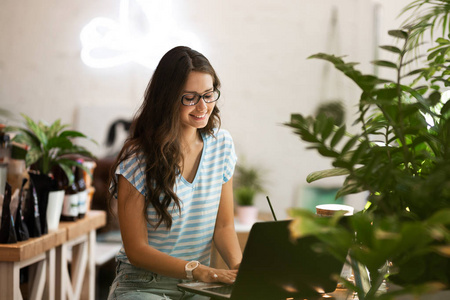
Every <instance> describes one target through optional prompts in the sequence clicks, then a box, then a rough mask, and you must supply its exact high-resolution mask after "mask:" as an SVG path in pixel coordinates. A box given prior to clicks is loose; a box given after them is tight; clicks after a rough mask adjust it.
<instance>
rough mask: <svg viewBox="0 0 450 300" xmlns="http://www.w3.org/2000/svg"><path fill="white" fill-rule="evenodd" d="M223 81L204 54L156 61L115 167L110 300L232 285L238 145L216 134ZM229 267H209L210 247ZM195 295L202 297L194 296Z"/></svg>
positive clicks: (180, 52)
mask: <svg viewBox="0 0 450 300" xmlns="http://www.w3.org/2000/svg"><path fill="white" fill-rule="evenodd" d="M219 87H220V82H219V78H218V77H217V75H216V73H215V71H214V69H213V68H212V66H211V64H210V63H209V61H208V60H207V59H206V58H205V57H204V56H203V55H202V54H200V53H198V52H197V51H194V50H192V49H190V48H187V47H176V48H174V49H172V50H170V51H169V52H167V53H166V54H165V55H164V56H163V58H162V59H161V61H160V63H159V64H158V66H157V68H156V70H155V72H154V74H153V76H152V79H151V80H150V83H149V86H148V87H147V90H146V93H145V98H144V102H143V104H142V106H141V108H140V109H139V111H138V113H137V114H136V116H135V118H134V120H133V124H132V128H131V134H130V137H129V138H128V139H127V141H126V142H125V145H124V147H123V149H122V151H121V152H120V154H119V156H118V159H117V161H116V163H115V165H114V167H113V170H115V175H114V176H112V182H111V194H112V196H114V197H117V203H118V216H119V223H120V231H121V234H122V241H123V247H122V249H121V250H120V252H119V253H118V255H117V257H116V260H117V262H118V265H117V274H116V278H115V280H114V282H113V284H112V286H111V290H110V295H109V299H194V298H195V297H199V296H194V295H192V294H188V293H186V292H182V291H180V290H178V289H177V284H178V283H180V282H182V281H186V280H197V281H203V282H224V283H233V282H234V280H235V278H236V274H237V269H238V267H239V264H240V261H241V259H242V254H241V249H240V247H239V243H238V240H237V236H236V233H235V230H234V221H233V189H232V176H233V171H234V167H235V163H236V155H235V152H234V146H233V141H232V139H231V136H230V135H229V133H228V132H227V131H224V130H219V129H218V127H219V126H220V117H219V109H218V108H217V106H216V101H217V100H218V99H219V96H220V92H219V89H218V88H219ZM212 240H214V243H215V246H216V247H217V249H218V251H219V253H220V254H221V256H222V257H223V258H224V260H225V262H226V263H227V265H228V266H229V268H230V270H221V269H214V268H210V267H209V266H208V265H209V257H210V250H211V242H212ZM195 299H197V298H195Z"/></svg>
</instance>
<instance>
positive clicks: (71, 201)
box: [61, 169, 79, 222]
mask: <svg viewBox="0 0 450 300" xmlns="http://www.w3.org/2000/svg"><path fill="white" fill-rule="evenodd" d="M72 170H73V171H75V170H74V169H72ZM64 191H65V195H64V203H63V208H62V212H61V221H70V222H72V221H76V220H77V219H78V213H79V212H78V210H79V196H78V187H77V184H76V181H75V180H74V181H73V182H72V183H71V184H69V183H68V182H67V185H66V186H65V188H64Z"/></svg>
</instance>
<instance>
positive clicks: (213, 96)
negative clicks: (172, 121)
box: [181, 90, 220, 106]
mask: <svg viewBox="0 0 450 300" xmlns="http://www.w3.org/2000/svg"><path fill="white" fill-rule="evenodd" d="M219 97H220V92H219V90H215V91H211V92H208V93H205V94H203V95H199V94H197V93H189V94H185V95H183V97H181V102H182V104H183V105H187V106H191V105H196V104H197V103H198V102H199V101H200V98H203V100H204V101H205V102H206V103H212V102H215V101H217V100H218V99H219Z"/></svg>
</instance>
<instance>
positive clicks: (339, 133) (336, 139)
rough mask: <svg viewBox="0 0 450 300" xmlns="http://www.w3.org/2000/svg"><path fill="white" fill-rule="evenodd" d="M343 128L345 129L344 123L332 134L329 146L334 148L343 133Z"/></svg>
mask: <svg viewBox="0 0 450 300" xmlns="http://www.w3.org/2000/svg"><path fill="white" fill-rule="evenodd" d="M345 130H346V127H345V125H343V126H341V127H340V128H339V129H338V130H337V131H336V133H335V134H334V136H333V138H332V139H331V142H330V146H331V148H334V147H335V146H336V145H337V143H339V141H340V140H341V139H342V137H343V136H344V135H345Z"/></svg>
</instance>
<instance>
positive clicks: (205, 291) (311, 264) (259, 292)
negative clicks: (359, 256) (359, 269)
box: [178, 220, 344, 300]
mask: <svg viewBox="0 0 450 300" xmlns="http://www.w3.org/2000/svg"><path fill="white" fill-rule="evenodd" d="M290 222H291V221H289V220H285V221H270V222H258V223H255V224H254V225H253V227H252V229H251V230H250V234H249V237H248V240H247V244H246V247H245V250H244V254H243V258H242V262H241V265H240V268H239V272H238V274H237V277H236V281H235V283H234V284H233V285H225V284H215V283H203V282H189V283H180V284H178V286H179V288H181V289H183V290H186V291H189V292H192V293H196V294H200V295H205V296H209V297H211V298H212V299H233V300H234V299H248V300H251V299H258V300H262V299H275V300H276V299H286V298H290V297H295V298H297V297H303V298H305V297H308V298H309V299H314V298H315V297H318V298H320V297H321V294H323V293H331V292H333V291H334V290H335V289H336V285H337V283H336V281H335V280H333V279H332V277H333V275H339V274H340V273H341V270H342V268H343V266H344V264H343V263H342V262H340V261H339V260H337V259H336V258H334V256H332V255H331V254H329V253H318V252H316V251H314V250H313V249H314V246H315V244H317V242H318V240H317V239H316V238H315V237H305V238H301V239H299V240H297V241H291V239H290V232H289V228H288V227H289V224H290ZM224 289H228V291H221V290H224Z"/></svg>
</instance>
